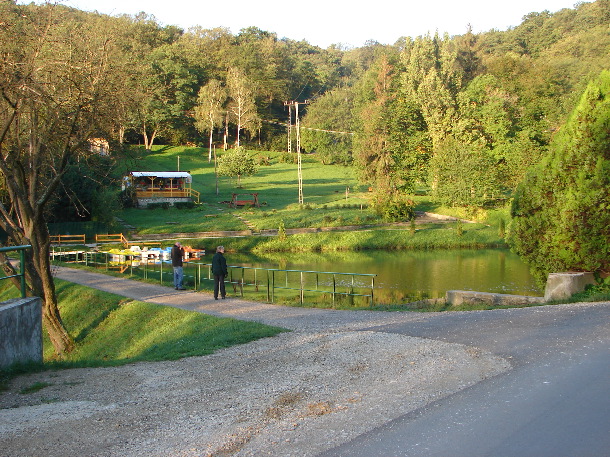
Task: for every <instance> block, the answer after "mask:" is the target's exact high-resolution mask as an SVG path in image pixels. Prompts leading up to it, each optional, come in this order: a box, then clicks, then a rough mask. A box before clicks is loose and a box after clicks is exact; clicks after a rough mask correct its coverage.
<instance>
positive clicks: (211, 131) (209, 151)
mask: <svg viewBox="0 0 610 457" xmlns="http://www.w3.org/2000/svg"><path fill="white" fill-rule="evenodd" d="M213 134H214V127H212V128H211V129H210V145H209V146H208V163H210V162H211V161H212V135H213Z"/></svg>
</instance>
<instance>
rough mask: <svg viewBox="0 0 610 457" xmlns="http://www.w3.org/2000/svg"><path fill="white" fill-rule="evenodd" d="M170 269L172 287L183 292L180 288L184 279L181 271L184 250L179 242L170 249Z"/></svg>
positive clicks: (182, 288)
mask: <svg viewBox="0 0 610 457" xmlns="http://www.w3.org/2000/svg"><path fill="white" fill-rule="evenodd" d="M171 258H172V267H174V287H175V288H176V290H185V289H184V287H183V286H182V280H183V279H184V271H183V270H182V261H183V259H184V249H183V248H182V245H181V244H180V242H179V241H176V244H174V246H173V247H172V252H171Z"/></svg>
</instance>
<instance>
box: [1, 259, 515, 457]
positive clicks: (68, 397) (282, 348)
mask: <svg viewBox="0 0 610 457" xmlns="http://www.w3.org/2000/svg"><path fill="white" fill-rule="evenodd" d="M57 276H58V277H60V278H62V279H66V280H70V281H73V282H77V283H81V284H86V285H89V286H91V287H96V288H99V289H102V290H106V291H110V292H116V293H120V294H121V295H124V296H127V297H131V298H135V299H140V300H147V301H151V302H155V303H161V304H165V305H169V306H179V307H181V308H185V309H192V310H196V311H200V312H206V313H208V314H214V315H221V316H229V317H235V318H240V319H247V320H257V321H260V322H264V323H267V324H271V325H278V326H282V327H285V328H289V329H291V330H292V331H291V332H287V333H283V334H281V335H279V336H277V337H273V338H266V339H262V340H259V341H255V342H252V343H249V344H245V345H241V346H236V347H232V348H228V349H224V350H220V351H218V352H217V353H215V354H213V355H209V356H204V357H192V358H187V359H182V360H179V361H172V362H162V363H137V364H132V365H128V366H124V367H116V368H97V369H71V370H63V371H47V372H43V373H37V374H31V375H27V376H22V377H19V378H17V379H15V380H14V381H13V382H12V384H11V385H10V389H9V390H8V391H5V392H2V393H1V395H0V456H6V457H8V456H10V457H18V456H46V457H53V456H58V457H59V456H61V457H64V456H66V455H82V456H121V457H129V456H134V457H135V456H151V457H152V456H262V455H271V456H314V455H317V454H319V453H320V452H323V451H325V450H327V449H330V448H333V447H335V446H337V445H340V444H342V443H345V442H347V441H349V440H351V439H353V438H355V437H356V436H358V435H360V434H362V433H364V432H367V431H370V430H372V429H373V428H375V427H377V426H379V425H381V424H384V423H386V422H388V421H390V420H392V419H395V418H397V417H399V416H401V415H404V414H406V413H408V412H410V411H413V410H415V409H418V408H420V407H422V406H424V405H427V404H429V403H430V402H432V401H435V400H438V399H440V398H443V397H446V396H448V395H451V394H452V393H455V392H458V391H460V390H462V389H464V388H466V387H468V386H471V385H474V384H476V383H478V382H479V381H481V380H483V379H486V378H489V377H493V376H496V375H498V374H500V373H503V372H505V371H507V370H509V369H511V365H510V363H509V362H508V361H507V360H506V359H503V358H501V357H498V356H496V355H493V354H491V353H487V352H484V351H481V350H480V349H478V348H476V347H472V346H468V345H462V344H453V343H447V342H443V341H440V340H433V339H425V338H417V337H411V336H405V335H399V334H393V333H386V332H383V331H376V330H367V328H368V329H370V328H372V327H376V326H383V325H388V324H394V323H395V324H401V325H404V324H407V325H408V323H409V322H415V321H421V320H425V319H433V318H434V315H433V314H426V315H424V314H419V313H381V312H368V311H364V312H358V311H355V312H354V311H330V310H328V311H327V310H318V309H300V308H286V307H280V306H274V305H267V304H259V303H252V302H247V301H242V300H237V299H231V300H225V301H221V300H219V301H214V300H213V298H212V297H211V296H210V295H205V294H200V293H193V292H179V291H173V290H172V289H168V288H163V287H160V286H154V285H149V284H143V283H137V282H135V281H129V280H127V279H122V278H110V277H107V276H104V275H98V274H95V273H89V272H84V271H78V270H70V269H64V268H62V269H58V271H57ZM35 383H44V384H42V385H45V386H46V387H44V388H42V389H40V390H39V391H37V392H35V393H29V394H24V393H20V392H21V391H22V389H24V388H27V387H30V386H32V385H34V384H35Z"/></svg>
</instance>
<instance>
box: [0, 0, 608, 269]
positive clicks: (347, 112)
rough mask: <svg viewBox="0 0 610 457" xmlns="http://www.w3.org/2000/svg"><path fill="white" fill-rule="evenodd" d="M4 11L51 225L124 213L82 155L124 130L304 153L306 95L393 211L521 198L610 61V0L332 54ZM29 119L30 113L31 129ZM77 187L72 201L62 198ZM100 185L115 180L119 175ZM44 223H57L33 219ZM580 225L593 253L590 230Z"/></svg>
mask: <svg viewBox="0 0 610 457" xmlns="http://www.w3.org/2000/svg"><path fill="white" fill-rule="evenodd" d="M0 5H1V8H2V21H0V35H1V38H2V40H1V46H2V53H1V59H2V60H0V64H1V67H0V89H1V95H2V98H1V100H2V102H3V105H2V108H1V110H2V111H1V113H0V114H2V116H3V117H2V119H3V125H6V126H12V125H18V126H20V127H17V128H21V129H22V130H21V132H20V133H21V136H14V135H13V137H12V138H13V139H15V138H17V139H16V140H15V141H14V142H13V145H12V146H10V147H8V148H5V149H3V151H2V153H3V157H5V158H10V159H12V158H13V157H15V155H11V154H10V153H9V151H13V150H19V151H21V152H24V151H26V149H27V148H26V145H27V146H30V147H31V148H33V149H32V150H36V151H38V152H40V153H41V155H39V158H44V157H46V158H48V159H53V158H54V159H60V160H59V161H55V162H53V161H42V162H41V163H44V165H45V166H47V165H48V167H47V168H40V167H38V165H36V164H34V165H36V166H30V164H28V165H24V166H23V170H30V171H32V170H33V171H34V172H35V174H36V176H35V178H36V179H39V178H40V179H39V181H31V182H30V183H26V182H25V181H23V182H22V186H21V187H22V189H21V191H23V192H25V193H26V194H27V192H28V189H29V190H30V191H31V195H30V197H32V196H35V195H37V192H38V193H39V194H38V195H43V196H44V198H43V199H40V198H38V199H36V198H32V200H31V201H35V202H44V206H45V208H44V211H40V214H39V215H37V217H39V218H42V217H43V214H44V216H45V217H47V216H48V215H49V214H55V215H56V216H57V218H58V219H59V218H63V219H75V218H80V217H81V216H82V215H85V218H98V219H105V218H109V214H108V211H105V210H106V209H108V208H109V205H104V204H103V203H104V202H106V201H111V198H110V197H109V196H108V195H103V194H102V193H101V191H97V190H96V191H95V192H89V190H88V189H90V187H88V186H87V185H83V184H82V183H77V182H76V181H78V175H79V173H81V174H82V172H83V171H84V167H83V166H81V165H79V163H80V162H79V160H80V158H81V157H84V156H86V155H89V154H88V153H89V152H90V151H88V144H87V139H90V138H96V137H97V138H105V139H107V140H108V141H109V142H110V144H111V150H112V151H113V152H114V153H115V157H121V156H120V152H121V151H122V148H121V146H122V144H124V143H132V144H142V145H144V146H145V149H146V150H147V151H150V150H151V148H152V146H153V145H154V144H155V142H157V143H159V142H163V143H166V144H173V145H177V144H187V143H188V144H192V143H194V144H202V145H204V144H205V145H207V146H208V147H212V146H213V145H214V144H222V145H223V146H224V148H225V149H226V148H228V147H230V146H231V145H236V146H238V147H239V146H242V147H244V148H247V149H253V148H254V147H256V148H258V149H267V150H286V149H287V148H286V146H287V129H286V124H287V120H288V105H290V103H287V102H290V101H292V102H298V103H299V104H300V106H301V107H302V111H301V112H300V114H301V117H302V123H301V130H302V140H303V141H302V144H301V146H302V149H303V151H304V152H305V153H306V154H311V156H312V157H315V158H316V159H318V160H320V161H321V162H322V163H325V164H329V163H341V164H345V165H346V166H348V167H354V168H355V169H356V170H357V171H358V176H359V178H360V181H361V183H362V184H363V185H364V187H365V188H370V189H371V190H372V191H373V192H372V199H373V200H374V203H375V205H376V207H377V208H378V209H380V211H381V212H382V213H383V214H385V215H386V217H388V218H393V217H404V216H405V215H407V213H408V214H410V212H411V210H412V208H411V205H410V203H409V196H410V195H411V194H413V193H414V192H415V191H426V192H429V194H431V195H433V196H435V197H437V198H438V199H439V200H440V201H442V202H443V203H444V204H446V205H448V206H456V207H489V206H493V205H503V204H504V203H505V202H506V201H507V199H510V198H512V196H513V193H514V191H515V189H516V187H517V185H518V183H519V182H520V181H521V180H522V179H523V178H524V176H525V175H526V173H527V171H528V169H530V167H532V166H536V165H537V164H539V163H540V161H541V159H542V157H544V156H545V155H546V154H547V151H548V150H549V145H550V144H551V140H552V137H553V135H554V134H555V132H557V131H558V130H559V128H560V127H561V126H562V125H563V124H564V123H565V121H566V119H567V116H568V113H570V112H571V111H572V110H573V109H574V107H575V106H576V104H577V102H578V100H577V96H578V94H580V93H582V92H583V91H584V89H585V87H586V85H587V83H588V82H589V81H590V80H591V79H593V78H594V77H596V76H597V75H598V74H599V73H600V72H601V71H602V70H604V69H608V68H610V34H608V27H609V26H610V0H597V1H595V2H591V3H578V4H576V6H575V7H574V8H566V9H562V10H560V11H558V12H556V13H549V12H548V11H543V12H533V13H531V14H528V15H527V16H526V17H524V18H523V21H522V23H521V24H520V25H518V26H516V27H514V28H511V29H509V30H506V31H499V30H490V31H487V32H483V33H479V34H474V33H472V31H471V30H466V32H465V33H464V34H463V35H461V36H453V37H450V36H447V35H445V36H441V35H439V34H435V35H426V36H419V37H408V36H406V35H407V34H408V32H409V31H408V30H398V31H397V35H399V34H401V33H404V34H405V37H403V38H400V39H399V40H398V41H397V42H396V43H395V44H394V45H381V44H379V43H376V42H369V43H367V44H366V45H365V46H363V47H361V48H355V49H344V48H341V47H338V46H330V47H329V48H327V49H321V48H319V47H317V46H313V45H310V44H309V43H307V42H306V41H294V40H290V39H287V38H279V37H278V36H277V35H276V34H275V33H273V32H270V31H264V30H261V29H258V28H256V27H250V28H246V29H242V30H240V31H239V32H238V33H237V34H233V33H231V32H230V31H229V30H227V29H224V28H216V29H203V28H200V27H195V28H192V29H190V30H188V31H184V30H182V29H180V28H178V27H176V26H162V25H160V24H159V23H158V22H157V21H156V20H155V19H154V18H153V17H151V16H147V15H146V14H145V13H140V14H139V15H136V16H127V15H123V16H117V17H113V16H107V15H102V14H98V13H89V12H83V11H79V10H78V9H75V8H70V7H67V6H64V5H62V4H55V3H51V2H45V3H44V4H43V5H36V4H34V3H31V4H29V5H17V4H16V1H14V0H9V1H4V2H1V3H0ZM45 21H46V22H45ZM17 68H19V70H17ZM29 71H31V72H32V73H31V74H32V75H33V76H35V78H31V79H28V80H27V81H25V80H24V81H25V83H27V84H26V85H24V84H22V83H23V82H24V81H20V78H22V79H23V76H24V75H26V76H27V75H29V73H28V72H29ZM43 76H44V77H46V78H47V79H46V80H45V81H43ZM26 79H27V78H26ZM23 87H30V88H31V90H27V91H24V90H22V89H21V88H23ZM15 100H18V103H17V104H16V103H15ZM306 102H307V103H306ZM17 108H18V109H17ZM15 112H18V114H19V116H21V115H22V114H23V115H25V116H26V117H28V116H29V117H28V118H27V119H26V117H24V118H22V119H21V120H20V121H19V123H14V122H13V121H15V119H16V118H14V117H11V116H12V115H13V113H15ZM32 123H35V124H36V129H35V133H36V134H35V135H33V136H32V138H35V139H36V140H35V141H30V142H28V141H25V140H24V138H25V136H23V133H24V132H26V131H27V129H28V128H29V127H30V126H31V125H32ZM293 125H294V124H293ZM11 129H12V127H10V128H8V130H6V131H7V132H8V133H15V132H16V131H17V130H15V129H13V130H11ZM565 130H567V131H570V129H567V128H566V129H565ZM293 131H294V130H293ZM574 132H576V133H575V134H579V132H580V130H578V129H577V130H574ZM0 133H1V132H0ZM45 135H46V136H45ZM565 135H568V134H567V133H566V134H563V133H562V134H561V135H559V136H561V137H562V138H563V137H564V136H565ZM3 138H4V137H3ZM5 138H8V139H9V140H10V138H11V137H10V136H6V137H5ZM300 138H301V136H299V139H300ZM565 138H566V139H565V140H564V141H566V142H567V141H568V139H567V137H565ZM570 141H571V140H570ZM574 141H576V140H574ZM600 141H601V140H600ZM553 144H555V140H553ZM11 148H13V149H11ZM556 148H557V146H555V145H554V146H553V151H554V152H553V154H555V153H556ZM63 152H67V154H63ZM231 154H235V153H225V154H224V155H225V157H226V159H225V160H226V161H228V158H230V157H231ZM207 155H208V160H210V161H211V160H212V153H211V151H208V154H207ZM22 157H26V155H23V156H22ZM121 158H123V157H121ZM545 160H548V159H545ZM5 162H6V160H5ZM286 162H290V160H289V158H287V159H286ZM6 163H8V162H6ZM250 165H251V164H250ZM578 166H580V165H578ZM108 168H109V167H106V169H105V170H104V167H102V168H98V169H97V170H102V171H107V169H108ZM249 168H250V171H253V170H254V168H253V167H252V166H249ZM41 169H44V170H45V171H44V172H43V173H38V171H39V170H41ZM536 170H539V168H536ZM2 171H3V173H4V176H5V177H8V176H11V173H13V171H11V170H10V169H8V168H7V169H3V170H2ZM72 171H74V173H72ZM567 171H571V170H566V172H567ZM583 172H584V173H585V174H586V173H588V172H587V171H583ZM86 173H87V174H88V176H90V177H93V176H96V175H97V174H98V173H97V171H96V169H95V168H92V169H89V170H86ZM248 173H249V171H248V172H241V171H240V172H239V173H233V172H231V173H229V174H232V175H234V176H241V175H243V174H248ZM533 173H535V171H534V172H533ZM591 173H593V172H591ZM15 176H19V174H15ZM42 178H44V179H42ZM528 179H531V178H528ZM583 179H584V178H583ZM33 183H35V184H33ZM62 183H63V187H64V188H69V189H70V193H71V197H70V198H67V197H62V196H60V195H57V194H59V193H61V189H62ZM96 183H97V184H96V186H97V185H99V188H100V189H102V188H107V187H108V185H107V184H108V183H107V182H106V181H105V180H104V179H97V180H96ZM600 185H601V184H600ZM77 189H80V191H79V192H76V191H77ZM521 189H522V188H521ZM21 191H20V192H21ZM23 192H21V193H23ZM520 192H521V194H522V192H523V191H522V190H521V191H520ZM93 194H96V195H93ZM521 194H519V198H521V199H522V200H523V198H524V197H523V196H522V195H521ZM17 195H20V193H18V192H13V193H12V194H11V192H9V191H8V187H7V185H6V183H4V186H3V188H2V189H0V196H1V197H2V199H3V200H2V201H3V202H7V203H6V207H7V208H9V207H10V206H11V204H12V205H14V206H15V199H16V197H17ZM571 195H572V194H570V196H571ZM570 198H571V197H570ZM566 199H568V200H569V198H568V197H566ZM68 201H72V202H74V201H76V202H80V203H79V204H80V206H81V210H79V211H78V212H77V213H74V212H70V211H65V212H64V211H63V207H64V206H65V205H66V204H67V202H68ZM53 202H58V203H57V205H55V207H54V208H51V207H50V206H47V204H49V205H50V204H52V203H53ZM581 203H583V204H585V203H586V202H581ZM15 208H17V206H15ZM410 208H411V209H410ZM587 208H588V209H587V211H589V210H590V211H593V212H595V211H596V210H595V208H594V205H592V204H591V205H589V206H587ZM49 209H51V211H49ZM60 210H61V211H60ZM60 212H61V213H62V214H60ZM64 213H65V214H64ZM6 214H7V219H9V218H10V217H8V216H9V215H10V214H12V215H15V214H17V213H16V212H15V211H13V212H12V213H11V210H10V209H7V211H6ZM397 214H398V216H397ZM11 217H12V216H11ZM28 217H29V216H28ZM37 224H38V225H39V226H43V225H44V223H43V222H42V219H39V220H37V221H35V223H29V224H28V223H25V225H28V226H29V227H34V226H36V225H37ZM566 224H567V225H569V224H568V223H567V222H566ZM17 225H18V224H17ZM517 225H518V224H516V226H517ZM9 228H10V230H9V231H12V232H13V233H17V232H18V230H15V227H9ZM5 229H6V227H5ZM592 231H593V229H591V233H592ZM568 233H571V234H572V235H570V236H568V235H566V239H567V238H569V240H570V243H571V245H572V246H573V247H574V248H576V246H574V244H575V243H580V242H581V241H580V239H579V238H578V237H580V236H588V234H589V233H590V232H587V231H580V232H578V233H574V232H568ZM43 235H44V234H43ZM555 241H557V242H559V240H555ZM41 242H44V240H41ZM583 268H584V266H583Z"/></svg>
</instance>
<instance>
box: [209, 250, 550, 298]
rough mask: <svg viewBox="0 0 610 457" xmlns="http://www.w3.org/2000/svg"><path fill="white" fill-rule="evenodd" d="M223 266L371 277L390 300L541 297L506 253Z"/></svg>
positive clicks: (370, 255)
mask: <svg viewBox="0 0 610 457" xmlns="http://www.w3.org/2000/svg"><path fill="white" fill-rule="evenodd" d="M206 257H207V256H206ZM227 262H228V264H230V265H241V266H249V267H262V268H278V269H287V270H315V271H329V272H340V273H344V272H349V273H371V274H376V275H377V277H376V278H375V289H376V295H377V297H379V298H382V297H385V299H384V300H382V301H386V300H387V301H391V302H395V301H402V300H405V299H407V298H408V299H411V300H413V299H422V298H441V297H444V296H445V292H446V291H447V290H474V291H479V292H496V293H503V294H514V295H530V296H542V295H543V291H542V290H541V289H540V288H539V287H538V286H537V284H536V282H535V280H534V278H533V277H532V275H531V274H530V272H529V269H528V266H527V265H526V264H525V263H524V262H523V261H522V260H521V259H520V258H519V257H518V256H517V255H516V254H514V253H512V252H510V251H509V250H506V249H473V250H464V249H460V250H433V251H360V252H332V253H324V254H320V253H281V254H269V255H265V256H264V257H262V256H254V255H248V254H244V253H229V254H227ZM378 290H379V292H378ZM380 292H381V293H380Z"/></svg>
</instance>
